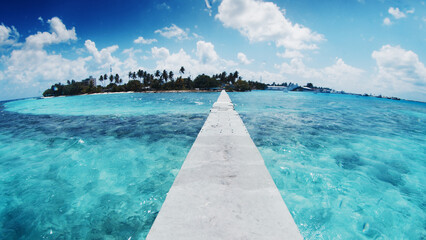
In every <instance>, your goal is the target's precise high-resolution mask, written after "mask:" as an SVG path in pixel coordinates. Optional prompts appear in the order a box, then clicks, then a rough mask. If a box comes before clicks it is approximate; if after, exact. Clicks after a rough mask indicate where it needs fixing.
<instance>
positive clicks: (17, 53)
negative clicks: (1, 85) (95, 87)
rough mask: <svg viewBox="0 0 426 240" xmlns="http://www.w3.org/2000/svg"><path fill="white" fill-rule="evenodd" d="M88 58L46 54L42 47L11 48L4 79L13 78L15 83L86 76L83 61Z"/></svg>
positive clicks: (31, 82)
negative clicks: (70, 57)
mask: <svg viewBox="0 0 426 240" xmlns="http://www.w3.org/2000/svg"><path fill="white" fill-rule="evenodd" d="M88 60H90V57H89V58H78V59H76V60H69V59H66V58H64V57H62V55H60V54H48V53H47V52H46V51H45V50H43V49H19V50H13V51H12V53H11V55H10V57H8V58H7V59H6V68H5V71H4V74H5V79H13V81H14V82H15V83H25V84H33V83H36V82H41V81H47V82H52V81H63V80H65V79H67V78H76V77H87V69H86V68H85V62H86V61H88ZM3 80H4V79H3ZM35 80H36V81H35Z"/></svg>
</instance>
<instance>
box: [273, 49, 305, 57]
mask: <svg viewBox="0 0 426 240" xmlns="http://www.w3.org/2000/svg"><path fill="white" fill-rule="evenodd" d="M277 56H278V57H282V58H303V54H302V53H301V52H300V51H292V50H288V49H286V50H285V52H284V53H277Z"/></svg>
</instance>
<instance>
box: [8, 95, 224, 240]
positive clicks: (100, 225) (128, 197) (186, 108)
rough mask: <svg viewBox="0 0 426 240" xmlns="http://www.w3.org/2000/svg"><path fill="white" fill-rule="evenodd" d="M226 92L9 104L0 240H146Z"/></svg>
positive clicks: (96, 96)
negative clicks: (202, 130) (216, 102)
mask: <svg viewBox="0 0 426 240" xmlns="http://www.w3.org/2000/svg"><path fill="white" fill-rule="evenodd" d="M217 97H218V93H202V94H201V93H179V94H176V93H173V94H172V93H161V94H136V93H135V94H114V95H94V96H76V97H64V98H54V99H27V100H19V101H12V102H6V103H4V102H3V103H0V239H129V238H130V237H131V239H144V238H145V236H146V234H147V233H148V231H149V229H150V227H151V225H152V222H153V221H154V219H155V217H156V215H157V213H158V211H159V210H160V207H161V204H162V203H163V201H164V199H165V196H166V193H167V192H168V190H169V189H170V187H171V185H172V183H173V181H174V178H175V176H176V175H177V173H178V171H179V169H180V167H181V165H182V163H183V161H184V159H185V157H186V155H187V153H188V152H189V149H190V147H191V146H192V144H193V142H194V141H195V138H196V136H197V134H198V132H199V130H200V129H201V127H202V125H203V124H204V121H205V119H206V117H207V115H208V113H209V109H210V107H211V105H212V104H213V102H214V101H216V99H217Z"/></svg>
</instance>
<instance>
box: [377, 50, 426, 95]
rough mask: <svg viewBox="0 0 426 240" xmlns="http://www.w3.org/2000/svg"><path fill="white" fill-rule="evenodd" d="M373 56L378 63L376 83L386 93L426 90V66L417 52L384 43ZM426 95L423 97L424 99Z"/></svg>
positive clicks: (420, 92) (419, 92)
mask: <svg viewBox="0 0 426 240" xmlns="http://www.w3.org/2000/svg"><path fill="white" fill-rule="evenodd" d="M371 56H372V58H373V59H374V60H375V61H376V64H377V74H376V76H375V78H374V79H375V85H376V86H377V87H380V88H381V89H382V91H383V93H384V94H398V92H405V93H408V92H412V93H418V94H423V95H424V93H425V92H426V67H425V65H424V64H423V63H422V62H421V61H420V60H419V57H418V55H417V54H416V53H414V52H413V51H410V50H405V49H403V48H401V47H400V46H391V45H384V46H382V47H381V48H380V50H377V51H373V53H372V54H371ZM424 100H426V96H424V97H423V101H424Z"/></svg>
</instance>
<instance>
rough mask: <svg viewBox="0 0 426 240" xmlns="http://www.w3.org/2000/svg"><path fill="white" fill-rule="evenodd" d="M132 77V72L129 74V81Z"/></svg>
mask: <svg viewBox="0 0 426 240" xmlns="http://www.w3.org/2000/svg"><path fill="white" fill-rule="evenodd" d="M132 76H133V74H132V72H129V80H130V78H132Z"/></svg>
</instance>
